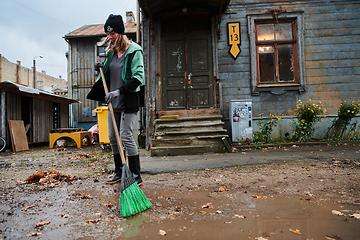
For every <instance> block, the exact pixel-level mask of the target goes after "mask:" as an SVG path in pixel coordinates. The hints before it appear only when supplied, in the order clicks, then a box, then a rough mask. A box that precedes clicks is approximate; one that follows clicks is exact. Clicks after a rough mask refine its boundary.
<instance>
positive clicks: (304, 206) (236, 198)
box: [0, 181, 360, 240]
mask: <svg viewBox="0 0 360 240" xmlns="http://www.w3.org/2000/svg"><path fill="white" fill-rule="evenodd" d="M119 186H120V185H119V184H118V185H116V184H115V185H111V186H108V185H103V184H101V183H94V182H86V181H79V182H75V183H74V184H73V185H64V186H59V187H56V188H54V189H51V190H47V191H34V192H32V193H24V194H20V195H19V198H18V199H17V200H16V202H2V204H0V213H1V214H0V238H1V237H2V236H3V238H8V239H21V238H25V236H26V234H27V233H31V232H41V233H42V234H41V235H39V236H38V237H37V239H129V240H138V239H139V240H140V239H142V240H143V239H161V238H162V237H163V236H161V235H160V234H159V230H163V231H164V232H166V236H165V238H167V239H175V238H179V239H180V238H187V239H200V240H201V239H219V240H221V239H224V240H225V239H257V238H259V237H263V238H264V239H284V240H285V239H286V240H288V239H299V240H300V239H314V240H315V239H325V237H326V236H328V237H333V238H334V239H336V238H335V236H339V237H340V238H338V239H344V240H345V239H359V238H360V237H359V236H360V220H357V219H355V218H351V217H350V216H349V215H350V214H351V213H354V212H355V211H360V206H359V205H348V204H339V203H331V202H312V201H308V200H305V199H301V197H298V196H293V197H273V198H272V197H268V198H266V199H265V198H264V197H262V196H256V198H255V197H254V196H253V195H252V194H250V193H243V192H235V191H224V192H208V191H175V190H166V191H163V190H158V189H151V188H147V186H144V187H143V188H142V189H143V191H144V193H145V195H146V196H148V198H149V199H150V200H151V202H152V203H153V205H154V206H153V207H152V208H151V210H150V211H145V212H143V213H140V214H137V215H136V216H133V217H130V218H127V219H123V218H121V217H120V214H119V211H118V201H119V194H120V192H119ZM76 194H83V195H85V194H90V195H91V197H92V198H91V199H82V198H75V196H78V195H76ZM106 204H113V207H110V208H109V207H107V206H106ZM31 205H34V206H33V207H32V208H29V209H27V210H22V209H23V208H24V207H26V206H31ZM333 210H336V211H341V213H343V214H344V216H338V215H335V214H333V213H332V211H333ZM346 210H348V212H347V211H346ZM8 213H11V214H10V215H9V214H8ZM64 214H68V217H66V218H64ZM97 219H99V221H97V222H95V223H87V222H86V220H97ZM42 220H43V221H47V220H51V222H50V224H48V225H46V226H44V227H40V228H35V227H34V225H35V224H36V223H39V222H41V221H42ZM290 229H291V230H293V231H291V230H290ZM296 230H298V233H300V234H298V233H296ZM55 236H56V237H55ZM165 238H164V239H165Z"/></svg>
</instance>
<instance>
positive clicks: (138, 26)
mask: <svg viewBox="0 0 360 240" xmlns="http://www.w3.org/2000/svg"><path fill="white" fill-rule="evenodd" d="M136 15H137V16H136V18H137V23H136V42H137V43H138V44H139V43H140V5H139V1H136Z"/></svg>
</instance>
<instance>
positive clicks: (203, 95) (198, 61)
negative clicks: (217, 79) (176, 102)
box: [187, 35, 214, 109]
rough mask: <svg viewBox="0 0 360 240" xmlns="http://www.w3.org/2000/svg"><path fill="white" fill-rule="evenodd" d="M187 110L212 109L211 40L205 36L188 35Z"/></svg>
mask: <svg viewBox="0 0 360 240" xmlns="http://www.w3.org/2000/svg"><path fill="white" fill-rule="evenodd" d="M187 39H188V44H187V46H188V49H187V50H188V58H189V67H188V68H189V69H188V72H189V74H188V76H190V78H189V79H188V83H189V86H188V87H189V108H190V109H198V108H210V107H213V103H214V100H213V99H214V97H213V74H212V55H211V44H210V42H211V38H210V36H207V35H189V36H188V37H187Z"/></svg>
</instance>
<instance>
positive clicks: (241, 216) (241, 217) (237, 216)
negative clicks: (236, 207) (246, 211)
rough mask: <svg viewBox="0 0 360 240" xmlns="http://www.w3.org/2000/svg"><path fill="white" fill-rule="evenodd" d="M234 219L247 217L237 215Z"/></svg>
mask: <svg viewBox="0 0 360 240" xmlns="http://www.w3.org/2000/svg"><path fill="white" fill-rule="evenodd" d="M233 218H246V217H244V216H243V215H237V214H235V215H234V216H233Z"/></svg>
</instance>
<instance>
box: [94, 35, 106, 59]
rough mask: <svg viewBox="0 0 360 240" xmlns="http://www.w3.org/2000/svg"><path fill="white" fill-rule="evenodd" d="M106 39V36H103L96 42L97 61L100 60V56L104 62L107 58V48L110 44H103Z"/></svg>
mask: <svg viewBox="0 0 360 240" xmlns="http://www.w3.org/2000/svg"><path fill="white" fill-rule="evenodd" d="M105 39H106V37H103V38H101V40H100V42H98V43H97V44H96V59H95V61H96V62H97V61H98V57H100V60H101V62H102V63H104V62H105V60H106V48H107V46H108V43H105V44H104V45H102V43H103V42H104V41H105Z"/></svg>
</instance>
